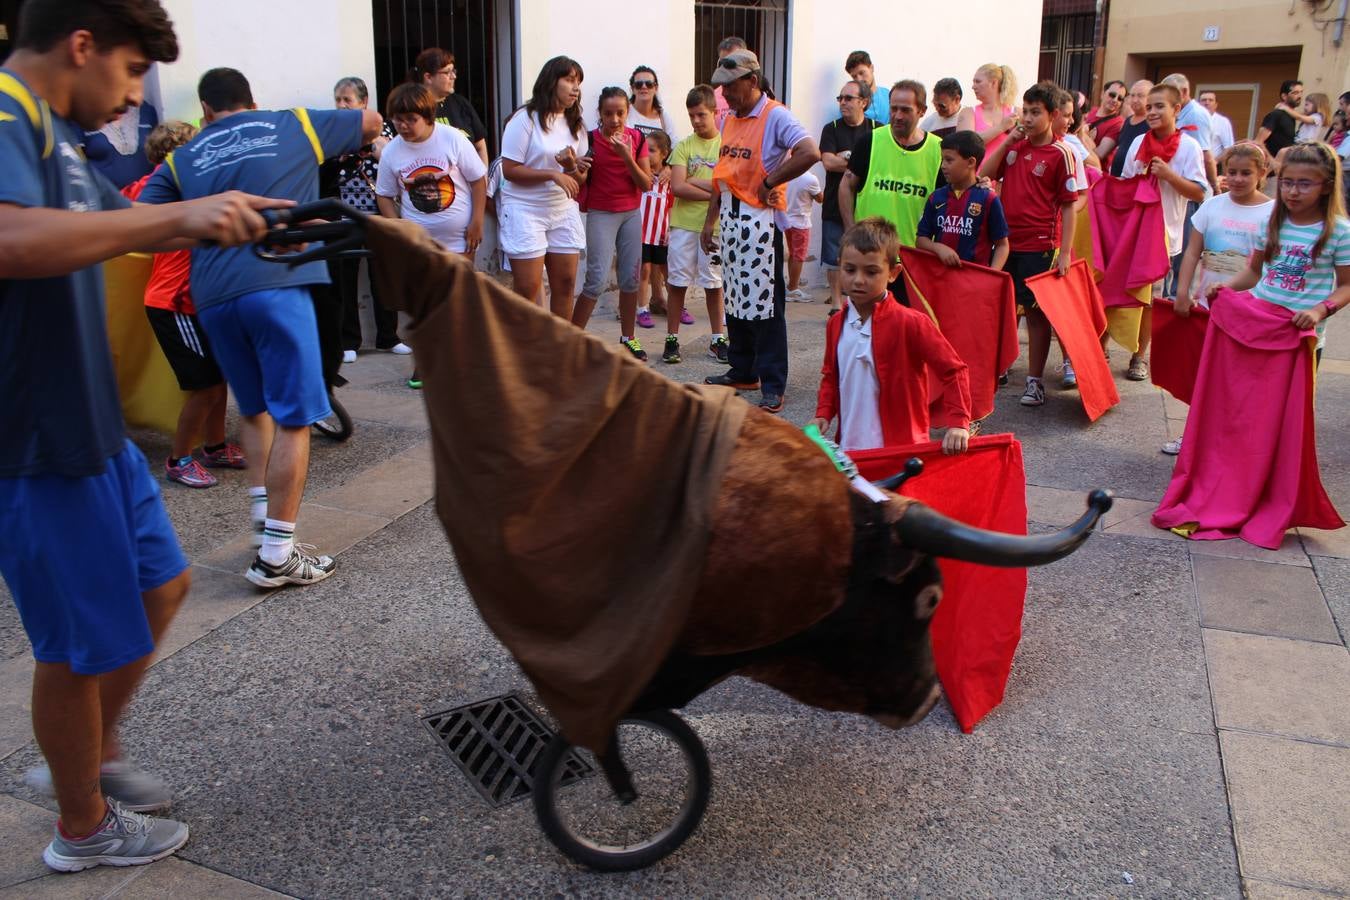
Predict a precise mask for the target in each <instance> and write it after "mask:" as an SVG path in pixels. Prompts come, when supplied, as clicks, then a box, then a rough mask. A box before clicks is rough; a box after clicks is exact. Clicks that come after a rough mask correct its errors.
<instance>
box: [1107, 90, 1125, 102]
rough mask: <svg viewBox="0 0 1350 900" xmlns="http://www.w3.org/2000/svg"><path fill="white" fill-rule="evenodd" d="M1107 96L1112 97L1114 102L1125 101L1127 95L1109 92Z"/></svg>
mask: <svg viewBox="0 0 1350 900" xmlns="http://www.w3.org/2000/svg"><path fill="white" fill-rule="evenodd" d="M1106 96H1108V97H1110V98H1111V99H1112V100H1124V99H1125V95H1124V94H1113V93H1111V92H1110V91H1107V92H1106Z"/></svg>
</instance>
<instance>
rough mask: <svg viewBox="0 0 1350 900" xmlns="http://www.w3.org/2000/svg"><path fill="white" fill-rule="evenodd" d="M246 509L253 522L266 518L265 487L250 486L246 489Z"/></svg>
mask: <svg viewBox="0 0 1350 900" xmlns="http://www.w3.org/2000/svg"><path fill="white" fill-rule="evenodd" d="M248 511H249V517H250V518H251V519H252V520H253V521H254V522H255V523H257V522H261V521H262V520H263V519H266V518H267V488H265V487H251V488H249V489H248Z"/></svg>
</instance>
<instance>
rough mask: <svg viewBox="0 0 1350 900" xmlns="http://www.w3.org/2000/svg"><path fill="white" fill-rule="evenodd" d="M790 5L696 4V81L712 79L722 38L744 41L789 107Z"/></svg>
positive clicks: (774, 0)
mask: <svg viewBox="0 0 1350 900" xmlns="http://www.w3.org/2000/svg"><path fill="white" fill-rule="evenodd" d="M788 2H789V0H694V77H695V78H696V79H697V80H698V81H701V82H706V81H708V80H709V79H710V78H712V73H713V70H714V69H716V68H717V45H718V44H720V43H721V42H722V39H723V38H728V37H733V36H734V37H740V38H744V39H745V42H746V44H748V45H749V48H750V50H751V51H753V52H754V54H755V55H756V56H758V57H759V64H760V65H761V66H762V67H763V68H764V77H765V79H766V80H767V81H768V83H769V87H770V88H771V89H772V91H773V95H774V97H776V98H777V99H779V100H781V101H783V102H784V103H787V102H788V89H789V87H790V86H789V84H788V77H787V71H788ZM842 62H843V61H842V60H840V63H841V64H842Z"/></svg>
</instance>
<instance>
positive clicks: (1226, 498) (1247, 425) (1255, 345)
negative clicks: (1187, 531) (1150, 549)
mask: <svg viewBox="0 0 1350 900" xmlns="http://www.w3.org/2000/svg"><path fill="white" fill-rule="evenodd" d="M1293 317H1294V313H1293V312H1292V311H1291V310H1288V309H1286V308H1284V307H1282V306H1276V305H1275V304H1273V303H1267V302H1265V301H1264V300H1258V299H1256V298H1255V297H1253V296H1252V295H1251V294H1250V293H1247V292H1245V291H1244V292H1242V293H1238V292H1236V291H1232V290H1229V289H1228V288H1224V289H1222V290H1221V291H1219V293H1218V294H1217V295H1216V296H1215V297H1214V301H1213V303H1212V304H1211V305H1210V314H1209V329H1208V332H1207V333H1206V335H1205V347H1204V350H1203V351H1202V353H1201V355H1200V369H1199V373H1198V375H1197V378H1196V383H1195V394H1194V396H1193V398H1192V400H1191V411H1190V415H1189V417H1188V418H1187V420H1186V431H1185V440H1184V441H1183V442H1182V446H1181V455H1180V456H1179V457H1178V458H1177V465H1176V469H1175V470H1174V471H1173V473H1172V482H1171V484H1169V485H1168V486H1167V493H1165V494H1164V495H1163V498H1162V502H1161V503H1160V504H1158V508H1157V510H1155V511H1154V513H1153V524H1154V525H1156V526H1157V527H1159V528H1178V527H1182V526H1191V525H1195V530H1194V532H1193V533H1191V535H1190V536H1191V537H1192V538H1193V539H1195V540H1201V541H1214V540H1224V539H1226V538H1233V537H1240V538H1242V539H1243V540H1244V541H1247V542H1248V543H1249V544H1255V545H1256V546H1258V547H1267V548H1269V549H1272V550H1274V549H1276V548H1278V547H1279V546H1280V542H1281V541H1282V540H1283V539H1284V533H1285V531H1286V530H1287V529H1289V528H1293V527H1294V526H1298V525H1303V526H1309V527H1312V528H1327V529H1331V528H1341V527H1343V526H1344V525H1345V522H1344V520H1342V519H1341V517H1340V515H1339V514H1338V513H1337V512H1336V508H1335V507H1334V506H1332V505H1331V498H1330V497H1328V496H1327V492H1326V490H1325V489H1324V488H1323V487H1322V479H1321V476H1320V475H1319V473H1318V470H1317V441H1316V437H1315V435H1314V432H1313V370H1312V362H1313V359H1312V349H1311V348H1312V344H1311V343H1310V341H1309V340H1308V339H1309V338H1311V337H1313V331H1312V329H1308V330H1306V331H1300V330H1298V329H1297V328H1295V327H1294V326H1293V324H1292V321H1291V320H1292V319H1293Z"/></svg>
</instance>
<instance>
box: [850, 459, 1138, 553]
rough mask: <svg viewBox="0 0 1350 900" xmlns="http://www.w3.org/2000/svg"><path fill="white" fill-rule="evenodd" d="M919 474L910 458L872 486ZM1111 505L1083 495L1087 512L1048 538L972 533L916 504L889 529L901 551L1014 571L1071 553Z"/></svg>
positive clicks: (1096, 495)
mask: <svg viewBox="0 0 1350 900" xmlns="http://www.w3.org/2000/svg"><path fill="white" fill-rule="evenodd" d="M922 471H923V463H922V462H921V461H920V460H919V459H917V458H914V459H910V460H909V461H908V462H907V463H905V470H904V471H903V472H901V473H899V474H897V475H894V476H892V477H890V478H887V479H886V480H885V481H879V482H877V485H878V486H879V487H884V488H886V489H888V490H895V489H897V488H899V487H900V486H901V485H902V484H904V483H905V482H906V481H908V480H909V479H910V478H913V477H914V476H916V475H918V474H919V473H920V472H922ZM1113 502H1114V498H1113V496H1112V494H1111V492H1110V491H1104V490H1096V491H1093V492H1092V493H1091V494H1088V498H1087V506H1088V508H1087V510H1086V511H1085V512H1084V513H1083V514H1082V515H1081V516H1079V517H1078V521H1076V522H1074V523H1073V524H1072V525H1070V526H1068V527H1067V528H1064V529H1062V530H1060V531H1056V532H1055V533H1053V534H1035V535H1020V534H1003V533H1002V532H998V531H985V530H984V529H983V528H972V527H971V526H969V525H966V524H964V523H962V522H958V521H956V520H955V519H951V518H948V517H947V516H944V515H943V514H942V513H940V512H937V511H936V510H934V509H933V508H932V507H929V506H925V505H923V504H921V503H914V504H911V505H910V506H909V508H908V509H907V510H905V513H904V515H902V516H901V517H900V520H899V521H898V522H896V523H895V524H894V525H893V526H891V527H892V528H893V529H894V533H895V536H896V537H897V538H899V539H900V542H901V543H902V544H903V545H904V546H906V547H909V548H911V549H914V550H920V551H922V552H924V553H927V554H929V555H931V556H937V557H942V558H945V559H959V560H961V561H963V562H973V563H981V564H983V565H986V566H1004V567H1007V568H1018V569H1020V568H1024V567H1026V566H1043V565H1045V564H1046V563H1052V562H1054V561H1055V560H1058V559H1063V558H1064V557H1066V556H1068V555H1069V554H1070V553H1072V552H1074V551H1075V550H1077V549H1078V548H1079V547H1081V546H1082V545H1083V542H1084V541H1086V540H1087V539H1088V535H1089V534H1091V533H1092V529H1093V527H1094V526H1095V525H1096V524H1097V520H1098V519H1100V518H1101V517H1102V516H1104V515H1106V512H1107V510H1109V509H1110V508H1111V504H1112V503H1113Z"/></svg>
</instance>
